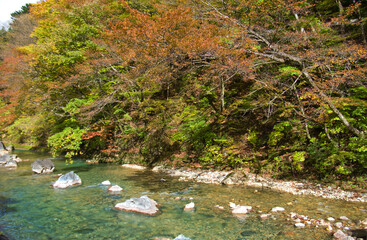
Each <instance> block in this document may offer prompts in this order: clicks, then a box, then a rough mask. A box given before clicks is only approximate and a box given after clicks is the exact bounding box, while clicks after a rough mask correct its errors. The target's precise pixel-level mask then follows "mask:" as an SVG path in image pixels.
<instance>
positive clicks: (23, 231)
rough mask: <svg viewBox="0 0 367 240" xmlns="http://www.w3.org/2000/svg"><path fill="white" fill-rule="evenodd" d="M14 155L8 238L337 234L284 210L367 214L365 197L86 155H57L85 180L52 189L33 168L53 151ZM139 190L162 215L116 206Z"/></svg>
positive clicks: (4, 225) (3, 173)
mask: <svg viewBox="0 0 367 240" xmlns="http://www.w3.org/2000/svg"><path fill="white" fill-rule="evenodd" d="M16 154H17V155H18V156H19V157H20V158H22V159H23V160H25V161H23V162H21V163H20V164H19V166H18V168H17V169H14V170H9V169H5V168H0V231H2V232H3V233H4V234H5V235H6V236H8V237H9V238H10V239H22V240H23V239H169V238H171V239H172V238H175V237H177V236H178V235H180V234H183V235H185V236H186V237H188V238H190V239H193V240H195V239H196V240H197V239H332V234H331V233H329V232H327V231H326V230H324V229H322V228H315V227H306V228H303V229H297V228H295V227H294V223H293V222H291V221H289V220H287V218H289V217H288V216H287V214H289V213H290V212H296V213H298V214H303V215H307V216H309V217H310V218H315V219H318V218H323V219H326V218H327V217H334V218H338V217H340V216H347V217H348V218H349V219H350V220H351V222H353V221H357V220H361V219H365V218H367V212H366V209H367V206H366V204H365V203H351V202H345V201H340V200H326V199H322V198H316V197H310V196H294V195H291V194H287V193H280V192H276V191H270V190H266V189H255V188H250V187H230V186H219V185H210V184H198V183H193V182H179V181H178V179H177V178H173V177H170V176H167V175H162V174H157V173H153V172H152V171H148V170H147V171H141V170H132V169H127V168H123V167H121V166H118V165H88V164H86V163H85V162H84V161H81V160H80V161H74V163H73V164H67V163H66V162H65V161H64V160H63V159H53V161H54V163H55V165H56V170H55V172H54V174H59V173H67V172H69V171H74V172H75V173H77V174H78V175H79V176H80V178H81V179H82V181H83V184H82V185H80V186H76V187H72V188H68V189H53V188H52V187H51V186H50V184H51V183H52V182H54V181H56V180H57V178H55V177H53V174H49V175H36V174H33V173H32V170H31V167H30V164H31V163H32V162H33V161H34V160H35V159H37V158H46V157H50V156H48V155H47V154H40V153H34V152H29V151H16ZM162 178H164V179H165V180H166V181H162V180H161V179H162ZM104 180H110V181H111V182H112V184H117V185H119V186H121V187H122V188H124V191H123V192H122V193H120V194H111V193H110V192H108V191H107V187H104V186H100V185H99V184H100V183H101V182H102V181H104ZM142 195H147V196H148V197H150V198H152V199H154V200H155V201H157V202H158V204H159V209H160V213H159V214H158V215H156V216H145V215H141V214H138V213H132V212H124V211H120V210H116V209H114V205H115V204H117V203H119V202H123V201H125V200H127V199H129V198H131V197H140V196H142ZM176 197H180V200H176ZM191 197H192V198H193V202H195V206H196V208H195V211H193V212H185V211H183V208H184V206H185V204H187V203H189V202H190V200H189V198H191ZM229 202H234V203H236V204H240V205H249V206H252V207H253V209H254V210H255V211H253V212H251V213H250V214H248V215H246V216H242V217H236V216H233V215H232V214H231V211H230V208H229ZM215 205H221V206H223V207H224V210H219V209H216V208H214V206H215ZM277 206H279V207H284V208H285V209H286V211H285V212H283V213H274V214H272V217H270V218H268V219H260V218H259V216H260V214H259V213H258V212H257V211H263V212H264V213H266V212H269V211H270V210H271V208H273V207H277Z"/></svg>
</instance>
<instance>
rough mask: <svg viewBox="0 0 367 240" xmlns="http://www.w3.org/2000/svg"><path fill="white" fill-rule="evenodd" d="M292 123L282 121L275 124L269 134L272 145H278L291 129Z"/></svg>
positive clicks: (269, 142)
mask: <svg viewBox="0 0 367 240" xmlns="http://www.w3.org/2000/svg"><path fill="white" fill-rule="evenodd" d="M290 129H291V125H290V123H289V122H281V123H278V124H275V125H274V128H273V131H272V132H271V133H270V135H269V140H268V144H269V145H270V146H275V145H277V144H278V143H279V142H280V141H281V140H282V139H283V138H284V136H285V135H286V134H287V133H288V132H289V131H290Z"/></svg>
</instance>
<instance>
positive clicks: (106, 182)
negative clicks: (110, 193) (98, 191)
mask: <svg viewBox="0 0 367 240" xmlns="http://www.w3.org/2000/svg"><path fill="white" fill-rule="evenodd" d="M101 185H103V186H109V185H111V182H110V181H108V180H106V181H103V182H102V183H101Z"/></svg>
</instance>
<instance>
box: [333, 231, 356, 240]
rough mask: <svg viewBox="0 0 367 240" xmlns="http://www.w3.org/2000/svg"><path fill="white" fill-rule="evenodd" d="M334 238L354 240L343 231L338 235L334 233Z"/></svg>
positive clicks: (338, 232)
mask: <svg viewBox="0 0 367 240" xmlns="http://www.w3.org/2000/svg"><path fill="white" fill-rule="evenodd" d="M334 238H335V239H338V240H354V238H353V237H351V236H348V235H347V234H345V233H344V232H343V231H342V230H338V231H336V233H334Z"/></svg>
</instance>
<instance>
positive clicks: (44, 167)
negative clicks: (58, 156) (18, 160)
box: [31, 159, 55, 174]
mask: <svg viewBox="0 0 367 240" xmlns="http://www.w3.org/2000/svg"><path fill="white" fill-rule="evenodd" d="M31 167H32V171H33V172H35V173H38V174H40V173H52V172H53V171H54V169H55V165H54V163H53V162H52V161H51V160H50V159H37V160H36V161H34V162H33V163H32V164H31Z"/></svg>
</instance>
